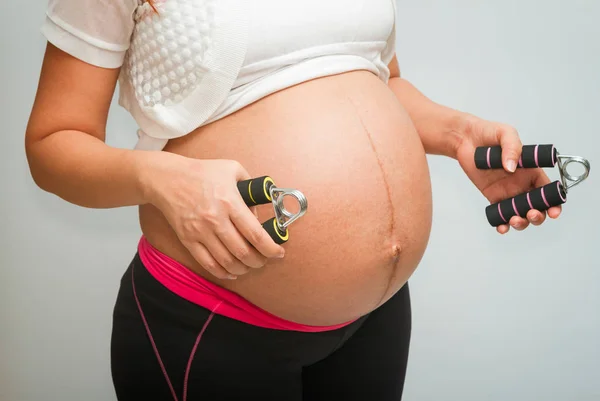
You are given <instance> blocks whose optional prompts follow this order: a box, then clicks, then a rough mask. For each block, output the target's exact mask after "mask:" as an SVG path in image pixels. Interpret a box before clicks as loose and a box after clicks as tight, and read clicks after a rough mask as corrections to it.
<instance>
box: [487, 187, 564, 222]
mask: <svg viewBox="0 0 600 401" xmlns="http://www.w3.org/2000/svg"><path fill="white" fill-rule="evenodd" d="M566 201H567V193H566V192H565V189H564V187H563V185H562V183H561V182H560V181H554V182H551V183H550V184H546V185H544V186H543V187H539V188H535V189H533V190H531V191H529V192H525V193H522V194H520V195H517V196H515V197H513V198H509V199H505V200H503V201H500V202H498V203H494V204H492V205H489V206H488V207H486V208H485V215H486V216H487V219H488V222H489V223H490V225H492V227H498V226H499V225H502V224H508V222H509V221H510V219H511V218H512V217H513V216H520V217H525V216H526V215H527V212H528V211H530V210H531V209H536V210H539V211H545V210H548V209H550V208H551V207H553V206H558V205H562V204H563V203H565V202H566Z"/></svg>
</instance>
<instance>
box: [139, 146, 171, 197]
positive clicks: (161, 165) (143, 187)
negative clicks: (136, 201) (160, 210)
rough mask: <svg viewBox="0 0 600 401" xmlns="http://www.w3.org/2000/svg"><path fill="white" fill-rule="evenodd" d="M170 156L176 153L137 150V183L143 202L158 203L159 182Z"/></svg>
mask: <svg viewBox="0 0 600 401" xmlns="http://www.w3.org/2000/svg"><path fill="white" fill-rule="evenodd" d="M170 156H174V155H172V154H171V153H166V152H159V151H141V150H140V151H135V157H134V169H135V184H136V186H137V190H138V192H139V193H140V195H141V198H142V201H143V204H153V205H156V203H157V201H158V194H159V190H158V183H159V182H160V177H161V176H162V175H163V174H164V171H165V166H166V165H167V163H168V160H167V159H170V158H171V157H170Z"/></svg>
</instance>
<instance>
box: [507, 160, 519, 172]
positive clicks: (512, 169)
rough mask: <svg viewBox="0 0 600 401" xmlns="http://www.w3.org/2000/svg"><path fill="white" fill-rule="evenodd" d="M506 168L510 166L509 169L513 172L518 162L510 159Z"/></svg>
mask: <svg viewBox="0 0 600 401" xmlns="http://www.w3.org/2000/svg"><path fill="white" fill-rule="evenodd" d="M506 168H508V171H510V172H511V173H514V172H515V170H516V168H517V162H516V161H514V160H509V161H508V162H506Z"/></svg>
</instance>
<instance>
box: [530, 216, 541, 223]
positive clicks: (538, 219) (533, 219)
mask: <svg viewBox="0 0 600 401" xmlns="http://www.w3.org/2000/svg"><path fill="white" fill-rule="evenodd" d="M531 221H533V222H538V221H540V216H537V215H536V216H533V217H532V218H531Z"/></svg>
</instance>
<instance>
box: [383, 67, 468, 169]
mask: <svg viewBox="0 0 600 401" xmlns="http://www.w3.org/2000/svg"><path fill="white" fill-rule="evenodd" d="M389 69H390V79H389V82H388V86H389V87H390V89H391V90H392V91H393V92H394V94H395V95H396V97H397V98H398V100H399V101H400V103H401V104H402V106H403V107H404V108H405V109H406V111H407V112H408V114H409V115H410V117H411V120H412V121H413V124H414V125H415V127H416V129H417V131H418V132H419V135H420V136H421V141H422V142H423V146H424V147H425V151H426V152H427V153H429V154H436V155H443V156H448V157H452V158H456V149H457V148H458V147H459V146H460V142H461V140H462V134H461V133H460V132H461V131H462V128H463V126H464V124H465V123H466V118H467V114H466V113H462V112H459V111H457V110H453V109H451V108H449V107H445V106H442V105H440V104H437V103H435V102H433V101H431V100H430V99H428V98H427V97H426V96H425V95H423V94H422V93H421V92H420V91H419V90H418V89H417V88H415V87H414V86H413V85H412V84H411V83H410V82H408V81H407V80H405V79H404V78H402V77H401V76H400V67H399V65H398V59H397V57H396V56H394V58H393V59H392V61H391V62H390V64H389Z"/></svg>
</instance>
